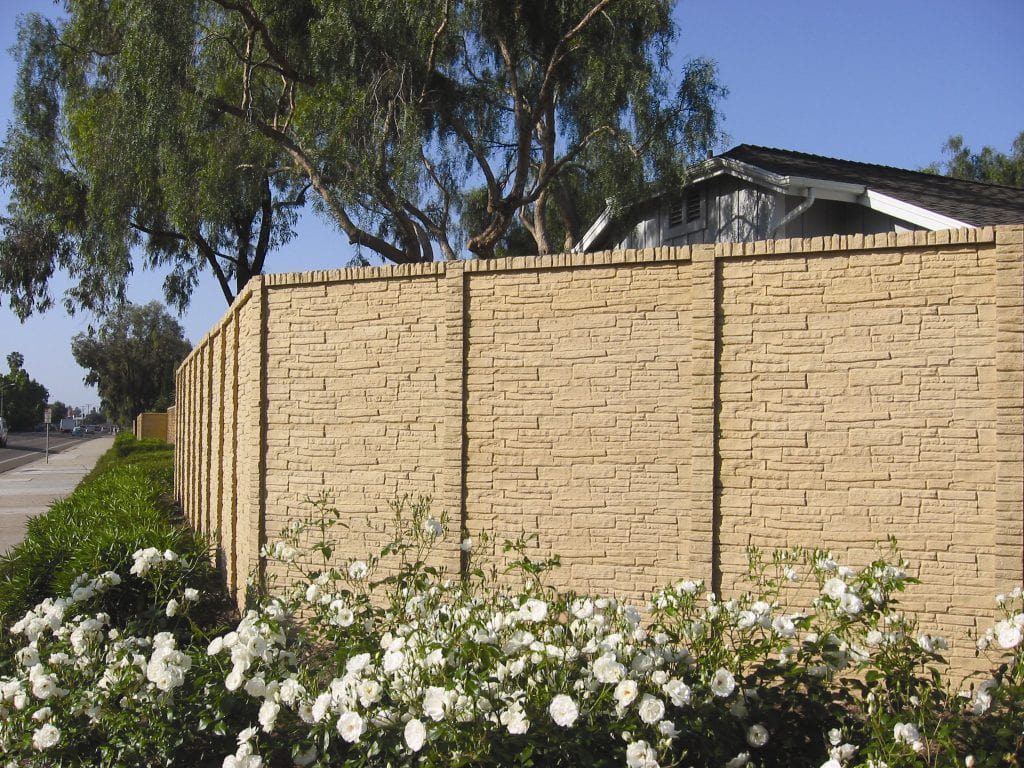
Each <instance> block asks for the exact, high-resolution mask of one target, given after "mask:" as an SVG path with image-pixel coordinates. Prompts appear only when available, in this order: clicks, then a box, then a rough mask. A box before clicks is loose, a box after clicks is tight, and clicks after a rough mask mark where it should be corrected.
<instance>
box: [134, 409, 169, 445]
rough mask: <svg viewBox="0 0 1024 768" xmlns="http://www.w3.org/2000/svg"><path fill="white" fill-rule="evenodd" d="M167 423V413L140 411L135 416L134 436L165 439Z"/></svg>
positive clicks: (166, 436)
mask: <svg viewBox="0 0 1024 768" xmlns="http://www.w3.org/2000/svg"><path fill="white" fill-rule="evenodd" d="M169 424H170V419H169V418H168V414H167V413H140V414H139V415H138V416H136V417H135V427H134V431H135V437H136V438H137V439H139V440H142V439H143V438H146V437H155V438H158V439H160V440H167V439H168V430H169V426H168V425H169ZM168 442H170V441H169V440H168Z"/></svg>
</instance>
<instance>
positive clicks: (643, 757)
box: [626, 740, 658, 768]
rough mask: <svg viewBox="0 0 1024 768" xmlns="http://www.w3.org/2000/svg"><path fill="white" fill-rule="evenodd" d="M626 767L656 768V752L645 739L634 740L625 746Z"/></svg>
mask: <svg viewBox="0 0 1024 768" xmlns="http://www.w3.org/2000/svg"><path fill="white" fill-rule="evenodd" d="M626 766H627V768H658V753H657V752H655V751H654V749H653V748H652V747H651V745H650V744H648V743H647V742H646V741H642V740H641V741H634V742H633V743H632V744H630V745H629V746H628V747H626Z"/></svg>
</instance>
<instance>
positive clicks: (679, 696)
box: [662, 677, 690, 707]
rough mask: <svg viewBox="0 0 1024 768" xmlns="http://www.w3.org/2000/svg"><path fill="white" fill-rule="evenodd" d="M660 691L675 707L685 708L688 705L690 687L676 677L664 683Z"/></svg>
mask: <svg viewBox="0 0 1024 768" xmlns="http://www.w3.org/2000/svg"><path fill="white" fill-rule="evenodd" d="M662 690H663V691H665V695H666V696H668V697H669V699H670V700H671V701H672V703H673V704H674V705H675V706H677V707H685V706H686V705H687V704H689V703H690V686H688V685H687V684H686V683H684V682H683V681H682V680H680V679H679V678H677V677H674V678H672V679H671V680H669V681H668V682H667V683H665V686H664V687H663V688H662Z"/></svg>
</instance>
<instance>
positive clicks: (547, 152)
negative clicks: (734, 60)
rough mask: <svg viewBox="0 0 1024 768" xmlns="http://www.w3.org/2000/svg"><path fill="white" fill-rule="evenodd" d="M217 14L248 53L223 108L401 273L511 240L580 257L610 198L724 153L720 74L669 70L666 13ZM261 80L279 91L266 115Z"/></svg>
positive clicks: (354, 9) (503, 9) (671, 40)
mask: <svg viewBox="0 0 1024 768" xmlns="http://www.w3.org/2000/svg"><path fill="white" fill-rule="evenodd" d="M213 2H214V3H215V4H217V5H219V6H220V7H221V8H222V9H223V10H224V12H225V14H226V17H225V23H228V24H230V23H241V24H243V25H244V26H245V29H246V34H247V38H246V44H245V46H244V48H242V47H240V49H242V50H244V52H245V56H244V57H242V58H241V59H240V60H239V62H238V63H237V69H238V74H237V76H236V79H237V80H239V81H240V82H242V83H243V84H244V87H243V89H242V92H241V94H240V96H239V99H238V100H236V102H230V101H229V100H228V99H226V98H223V97H222V96H221V95H220V94H217V95H213V96H212V98H214V99H215V100H216V101H217V102H218V104H219V105H220V106H221V108H222V109H223V110H224V111H225V112H226V113H228V114H232V115H234V116H235V117H236V118H237V119H239V120H245V121H247V122H248V123H249V124H250V125H252V126H253V128H254V130H257V131H259V132H261V133H262V134H263V135H264V136H267V137H268V138H270V139H271V140H272V141H274V142H276V143H277V144H278V145H279V146H281V147H283V148H284V149H285V151H286V152H288V154H289V156H290V157H291V158H292V159H293V161H294V165H295V167H296V168H297V169H298V170H299V171H300V172H301V173H303V174H304V175H305V176H306V178H307V179H308V180H309V182H310V183H311V184H312V186H313V187H314V189H315V190H316V191H317V193H318V204H319V205H320V206H322V208H323V210H324V211H325V212H327V213H328V215H329V216H331V217H332V218H333V219H334V220H335V222H336V223H337V224H338V226H339V227H340V228H341V229H342V230H343V231H344V232H346V233H347V234H348V236H349V238H350V240H351V242H353V243H356V244H358V245H361V246H366V247H368V248H370V249H371V250H373V251H376V252H377V253H379V254H380V255H381V256H383V257H384V258H386V259H388V260H391V261H394V262H416V261H425V260H430V259H432V258H434V256H435V246H436V250H438V251H440V253H441V255H443V256H444V257H445V258H448V259H452V258H456V257H457V256H458V254H459V253H460V251H461V250H462V249H463V248H468V250H470V251H471V252H473V253H475V254H477V255H479V256H483V257H488V256H493V255H494V254H495V248H496V246H497V245H498V244H499V243H500V242H501V241H502V240H503V238H506V237H507V236H508V234H509V232H510V230H511V229H512V228H513V227H514V226H517V225H518V226H520V227H521V228H523V229H525V230H526V231H527V232H528V233H529V235H530V237H531V238H532V239H533V241H534V243H535V245H536V250H538V251H539V252H541V253H544V252H548V251H551V250H554V249H558V248H567V247H571V245H572V244H573V243H574V242H575V241H576V240H577V239H578V238H579V235H580V234H581V228H582V227H583V226H584V225H585V223H586V216H587V215H589V214H590V213H592V212H596V211H597V210H600V209H601V208H603V207H604V204H605V199H606V198H608V197H618V198H625V199H628V198H629V197H631V196H634V195H635V194H637V193H639V191H640V190H641V189H645V188H646V189H647V190H648V191H652V190H650V187H651V186H652V185H663V186H667V185H671V184H673V183H675V182H677V181H678V179H679V177H680V176H681V175H682V173H683V172H684V169H685V166H686V164H687V162H688V161H689V160H692V159H693V158H694V157H695V156H699V155H700V154H703V152H705V151H706V150H707V149H708V148H709V147H710V146H712V145H713V144H714V143H716V141H717V140H718V138H719V134H718V124H717V120H716V115H717V113H716V105H717V100H718V99H719V98H720V97H721V96H723V95H724V93H725V91H724V89H723V88H722V87H721V86H720V85H719V84H718V82H717V79H716V72H715V67H714V65H713V63H711V62H709V61H706V60H703V59H697V60H693V61H690V62H689V63H687V64H685V65H684V66H683V69H682V71H681V72H678V73H672V72H670V69H669V65H670V61H671V57H670V54H671V53H672V46H673V45H674V44H675V43H676V42H677V41H678V30H677V29H676V26H675V24H674V22H673V19H672V14H671V11H672V5H673V3H672V2H669V1H668V0H511V1H510V0H387V1H386V2H381V1H380V0H320V1H319V2H306V3H303V2H299V3H288V4H278V3H274V2H269V1H260V0H213ZM261 77H262V78H263V79H262V82H263V83H264V85H263V87H267V84H268V83H269V82H274V83H275V84H276V83H277V81H278V79H279V80H280V83H281V86H280V98H278V99H277V100H276V101H273V100H269V99H265V100H263V102H262V103H263V104H264V105H267V106H270V107H271V109H270V110H269V111H267V112H264V113H259V112H258V111H254V110H253V109H252V108H251V106H250V105H251V104H252V102H253V97H252V96H249V95H247V92H248V91H253V92H255V91H258V90H259V88H260V85H259V83H260V82H261ZM247 89H248V91H247ZM467 214H469V215H467ZM552 221H554V222H555V223H556V226H555V229H557V230H558V231H559V233H560V234H561V235H562V237H561V241H560V242H557V243H556V242H552V238H551V236H550V232H551V229H552V226H551V223H552Z"/></svg>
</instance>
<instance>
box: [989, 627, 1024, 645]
mask: <svg viewBox="0 0 1024 768" xmlns="http://www.w3.org/2000/svg"><path fill="white" fill-rule="evenodd" d="M993 629H994V630H995V638H996V642H997V643H999V647H1000V648H1003V649H1005V650H1010V649H1011V648H1016V647H1017V646H1018V645H1020V641H1021V640H1022V639H1024V636H1022V634H1021V628H1020V627H1019V626H1017V624H1016V623H1014V622H1010V621H1006V620H1003V621H1000V622H998V623H997V624H996V625H995V627H994V628H993Z"/></svg>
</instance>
